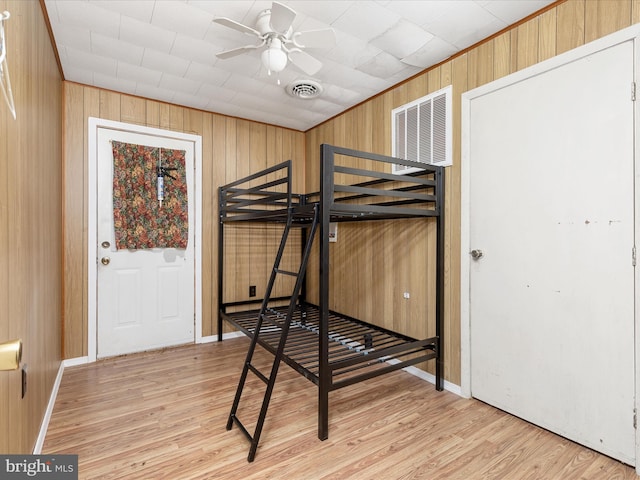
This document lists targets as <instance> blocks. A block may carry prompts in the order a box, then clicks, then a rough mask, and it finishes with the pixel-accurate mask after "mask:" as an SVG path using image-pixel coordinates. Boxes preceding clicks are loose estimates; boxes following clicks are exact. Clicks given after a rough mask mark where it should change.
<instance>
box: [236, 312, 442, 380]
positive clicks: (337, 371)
mask: <svg viewBox="0 0 640 480" xmlns="http://www.w3.org/2000/svg"><path fill="white" fill-rule="evenodd" d="M287 309H288V306H283V307H274V308H269V309H268V310H267V313H266V314H265V315H264V317H263V323H262V328H261V330H260V334H259V335H258V344H259V345H261V346H262V347H263V348H265V349H266V350H268V351H270V352H272V353H274V354H275V352H276V350H277V348H278V342H279V340H280V334H281V329H282V325H283V324H284V322H285V319H286V316H287ZM259 314H260V311H259V310H249V311H242V312H234V313H224V314H223V316H224V318H225V320H226V321H228V322H229V323H230V324H231V325H233V326H235V327H236V328H237V329H239V330H240V331H242V332H243V333H244V334H245V335H247V336H248V337H250V338H252V337H253V334H254V332H255V328H256V324H257V320H258V315H259ZM328 320H329V321H328V327H329V328H328V331H329V334H328V344H329V347H328V353H329V357H328V365H329V370H330V372H331V384H330V385H331V386H330V389H331V390H336V389H338V388H342V387H345V386H348V385H352V384H354V383H357V382H360V381H363V380H366V379H368V378H373V377H376V376H378V375H382V374H385V373H388V372H390V371H393V370H398V369H401V368H405V367H407V366H410V365H415V364H417V363H420V362H424V361H427V360H430V359H433V358H436V356H437V340H438V339H437V337H432V338H427V339H424V340H416V339H414V338H411V337H408V336H405V335H402V334H399V333H397V332H393V331H390V330H387V329H384V328H382V327H378V326H375V325H371V324H369V323H366V322H363V321H361V320H357V319H355V318H351V317H349V316H346V315H342V314H339V313H337V312H334V311H330V312H329V316H328ZM319 333H320V310H319V308H318V307H317V306H315V305H312V304H308V303H301V304H299V305H297V306H296V311H295V313H294V316H293V318H292V322H291V325H290V330H289V333H288V336H287V341H286V346H285V350H284V357H283V361H284V362H285V363H287V364H288V365H289V366H291V367H292V368H293V369H295V370H296V371H298V372H299V373H300V374H302V375H303V376H304V377H306V378H307V379H309V380H311V381H312V382H313V383H315V384H319V381H320V380H319V368H320V366H319V363H320V359H319V354H318V352H319Z"/></svg>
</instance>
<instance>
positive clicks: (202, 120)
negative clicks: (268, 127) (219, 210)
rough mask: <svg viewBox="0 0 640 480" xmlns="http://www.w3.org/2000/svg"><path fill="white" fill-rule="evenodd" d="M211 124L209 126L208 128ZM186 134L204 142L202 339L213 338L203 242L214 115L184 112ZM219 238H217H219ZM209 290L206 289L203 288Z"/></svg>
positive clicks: (207, 217)
mask: <svg viewBox="0 0 640 480" xmlns="http://www.w3.org/2000/svg"><path fill="white" fill-rule="evenodd" d="M207 122H208V124H207ZM207 127H208V128H207ZM184 131H185V132H186V133H191V134H194V135H200V137H201V138H202V166H201V169H200V176H201V181H202V186H201V189H202V192H201V194H202V211H201V212H196V215H199V216H200V228H201V232H202V245H201V252H200V255H201V256H200V265H201V272H200V273H201V280H202V286H201V289H202V290H201V296H202V318H201V322H202V335H203V336H207V335H211V328H212V325H211V318H212V313H213V312H212V309H211V307H212V299H211V295H212V289H211V288H210V286H211V285H212V284H214V282H213V279H212V277H211V274H212V265H211V263H212V262H211V242H205V241H204V239H206V238H212V236H211V233H212V232H211V220H212V219H211V217H210V215H205V214H204V212H211V211H212V209H211V207H212V206H211V203H210V200H209V199H210V197H211V188H212V168H211V160H210V158H209V157H210V154H211V150H212V148H211V135H210V133H211V115H210V114H205V113H204V112H202V111H200V110H193V109H185V110H184ZM189 196H190V197H191V198H195V192H190V193H189ZM216 238H217V237H216ZM205 285H206V286H207V287H206V288H205V287H204V286H205Z"/></svg>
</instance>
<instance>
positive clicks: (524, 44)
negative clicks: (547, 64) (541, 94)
mask: <svg viewBox="0 0 640 480" xmlns="http://www.w3.org/2000/svg"><path fill="white" fill-rule="evenodd" d="M515 33H516V34H517V36H518V43H517V48H516V52H517V58H516V70H522V69H523V68H526V67H529V66H531V65H533V64H535V63H538V43H539V38H538V34H539V29H538V18H533V19H531V20H529V21H528V22H526V23H523V24H522V25H520V26H518V27H517V28H516V29H515Z"/></svg>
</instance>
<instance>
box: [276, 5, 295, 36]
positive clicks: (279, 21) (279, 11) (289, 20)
mask: <svg viewBox="0 0 640 480" xmlns="http://www.w3.org/2000/svg"><path fill="white" fill-rule="evenodd" d="M294 18H296V12H295V10H292V9H291V8H289V7H287V6H286V5H283V4H281V3H278V2H273V4H272V5H271V22H270V23H271V28H272V29H273V31H275V32H278V33H283V34H284V33H287V32H288V31H289V28H291V25H292V24H293V19H294Z"/></svg>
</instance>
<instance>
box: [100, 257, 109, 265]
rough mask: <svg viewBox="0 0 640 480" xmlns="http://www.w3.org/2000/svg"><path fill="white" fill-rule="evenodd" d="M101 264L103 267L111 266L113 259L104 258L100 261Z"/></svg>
mask: <svg viewBox="0 0 640 480" xmlns="http://www.w3.org/2000/svg"><path fill="white" fill-rule="evenodd" d="M100 262H101V263H102V264H103V265H109V263H110V262H111V259H110V258H109V257H102V258H101V259H100Z"/></svg>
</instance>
